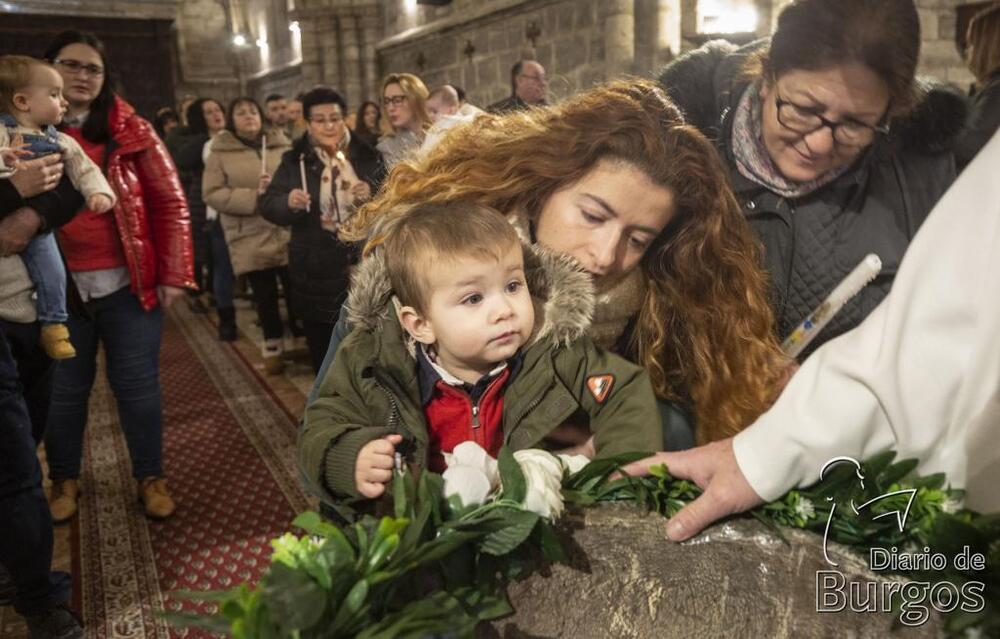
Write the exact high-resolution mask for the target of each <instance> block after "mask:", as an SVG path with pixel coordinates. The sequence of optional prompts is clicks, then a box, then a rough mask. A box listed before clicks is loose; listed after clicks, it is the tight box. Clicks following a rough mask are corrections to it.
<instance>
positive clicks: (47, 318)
mask: <svg viewBox="0 0 1000 639" xmlns="http://www.w3.org/2000/svg"><path fill="white" fill-rule="evenodd" d="M21 260H22V261H23V262H24V267H25V268H26V269H28V275H29V276H30V277H31V281H32V282H33V283H34V284H35V293H36V294H37V295H38V299H37V300H36V302H37V309H38V321H39V322H41V323H42V324H63V323H65V322H66V269H65V268H64V267H63V261H62V257H61V256H60V255H59V247H58V246H57V245H56V238H55V236H54V235H53V234H52V233H46V234H44V235H39V236H37V237H36V238H35V239H33V240H31V242H30V243H29V244H28V246H27V248H25V249H24V251H23V252H22V253H21Z"/></svg>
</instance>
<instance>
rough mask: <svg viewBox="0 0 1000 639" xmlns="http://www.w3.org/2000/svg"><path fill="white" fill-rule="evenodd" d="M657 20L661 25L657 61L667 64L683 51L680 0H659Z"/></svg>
mask: <svg viewBox="0 0 1000 639" xmlns="http://www.w3.org/2000/svg"><path fill="white" fill-rule="evenodd" d="M657 22H658V23H659V25H660V28H659V39H658V41H657V52H656V63H657V64H658V65H660V64H666V63H667V62H669V61H670V60H672V59H673V58H674V57H676V56H678V55H680V53H681V3H680V0H659V11H658V16H657Z"/></svg>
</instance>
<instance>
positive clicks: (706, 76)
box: [659, 41, 966, 357]
mask: <svg viewBox="0 0 1000 639" xmlns="http://www.w3.org/2000/svg"><path fill="white" fill-rule="evenodd" d="M763 46H767V42H766V41H764V42H760V41H758V42H755V43H751V44H749V45H746V46H744V47H742V48H737V47H736V46H734V45H732V44H729V43H727V42H721V41H716V42H710V43H708V44H706V45H704V46H703V47H701V48H699V49H697V50H695V51H692V52H690V53H688V54H686V55H684V56H682V57H680V58H678V59H677V60H675V61H674V62H672V63H671V64H670V65H668V66H667V67H666V68H665V69H664V70H663V72H662V74H661V75H660V78H659V81H660V84H661V85H662V86H663V87H664V88H665V89H666V90H667V92H668V93H669V95H670V97H671V99H673V100H674V102H675V103H676V104H677V105H678V106H679V107H680V108H681V110H682V111H683V112H684V115H685V117H686V118H687V120H688V121H689V122H691V123H692V124H693V125H695V126H696V127H698V129H700V130H701V132H702V133H704V134H705V135H706V136H707V137H708V138H709V139H711V140H712V141H713V142H715V144H716V147H717V149H718V150H719V152H720V154H721V155H722V156H723V158H724V159H725V161H726V164H727V165H728V167H729V173H730V179H731V182H732V186H733V190H734V192H735V193H736V198H737V200H738V201H739V202H740V204H741V205H742V207H743V212H744V214H745V215H746V219H747V221H748V222H749V223H750V226H751V227H752V228H753V229H754V231H755V232H756V233H757V236H758V238H759V239H760V240H761V242H762V244H763V249H764V267H765V268H766V270H767V271H768V273H769V275H770V279H771V294H772V304H773V308H774V312H775V317H776V319H777V326H778V331H779V333H778V337H779V339H784V338H785V337H787V336H788V334H789V333H791V332H792V331H793V330H794V329H795V328H796V327H797V326H798V325H799V323H800V322H801V321H802V320H803V319H804V318H805V317H806V316H807V315H808V314H809V313H810V312H811V311H812V310H813V309H814V308H815V307H816V306H818V305H819V304H820V303H822V301H823V300H824V299H825V298H826V296H827V295H828V294H829V293H830V292H831V291H832V290H833V289H834V288H835V287H836V285H837V284H838V283H839V282H840V281H841V280H842V279H843V278H844V277H845V276H846V275H847V274H848V273H850V271H851V270H852V269H853V268H854V267H855V266H856V265H857V264H858V263H859V262H860V261H861V260H862V259H863V258H864V257H865V255H867V254H868V253H875V254H877V255H878V256H879V257H880V258H881V260H882V272H881V274H880V275H879V276H878V277H877V278H876V279H875V281H874V282H872V283H871V284H869V285H868V286H867V287H866V288H865V289H864V290H863V291H862V292H861V293H860V294H859V295H857V296H856V297H855V298H854V299H852V300H851V301H849V302H848V303H847V304H846V305H845V306H844V308H843V309H842V310H841V311H840V313H839V314H838V315H837V316H836V317H834V319H833V320H832V321H831V322H830V324H829V325H827V327H826V328H825V329H824V330H823V331H822V332H821V333H820V334H819V336H817V338H816V339H815V340H814V341H813V342H812V344H810V348H808V349H807V350H806V351H805V353H803V357H804V356H805V355H808V353H810V352H811V351H812V350H815V349H816V348H817V347H819V345H820V344H822V343H823V342H825V341H827V340H829V339H832V338H833V337H836V336H837V335H840V334H841V333H844V332H846V331H848V330H850V329H852V328H854V327H855V326H857V325H858V324H859V323H860V322H861V321H862V320H863V319H864V318H865V317H866V316H867V315H868V314H869V313H870V312H871V311H872V310H873V309H874V308H875V307H876V306H877V305H878V304H879V302H881V301H882V299H883V298H885V296H886V295H887V294H888V293H889V289H890V288H891V286H892V281H893V278H894V277H895V275H896V270H897V269H898V268H899V263H900V260H901V259H902V257H903V253H904V252H905V251H906V248H907V246H909V244H910V240H912V239H913V235H914V234H915V233H916V232H917V229H918V228H919V227H920V225H921V224H922V223H923V221H924V218H926V217H927V214H928V213H929V212H930V210H931V208H932V207H933V206H934V204H935V203H936V202H937V200H938V198H940V197H941V195H942V194H943V193H944V192H945V191H946V190H947V189H948V187H949V186H950V185H951V183H952V181H953V180H954V179H955V175H956V173H955V161H954V158H953V156H952V154H951V153H950V152H947V151H946V150H947V149H950V148H951V145H952V144H953V143H954V138H955V136H956V135H957V133H958V131H959V130H960V129H961V128H962V124H963V122H964V119H965V113H966V105H965V100H964V98H963V97H962V96H961V95H959V94H958V93H956V92H953V91H948V90H944V89H939V88H936V87H935V88H933V89H927V90H925V95H924V97H923V99H922V101H921V103H920V104H919V106H918V107H917V108H916V109H915V110H914V111H913V112H912V113H911V114H910V115H909V116H907V118H906V119H905V120H904V121H895V122H893V124H892V131H891V133H890V134H889V135H888V136H883V137H880V138H879V139H877V140H876V142H875V143H874V144H872V146H871V147H870V148H869V149H868V150H867V151H866V152H864V153H863V154H862V156H861V158H859V160H858V162H857V163H856V165H855V166H854V167H852V168H851V169H849V170H848V171H847V172H846V173H845V174H844V175H842V176H840V177H839V178H837V179H836V180H834V181H833V182H831V183H830V184H827V185H825V186H823V187H820V188H819V189H817V190H815V191H813V192H812V193H810V194H808V195H806V196H803V197H801V198H797V199H790V198H785V197H782V196H780V195H777V194H775V193H773V192H771V191H769V190H768V189H766V188H765V187H763V186H760V185H758V184H756V183H755V182H752V181H750V180H748V179H747V178H745V177H744V176H743V175H742V174H740V172H739V171H738V170H737V169H736V163H735V160H734V157H733V151H732V143H731V134H732V119H733V114H734V112H735V110H736V106H737V104H738V103H739V100H740V98H741V97H742V95H743V92H744V90H745V89H746V87H747V86H748V84H749V82H750V80H749V79H748V78H747V77H746V76H745V75H744V73H743V67H744V64H745V62H746V59H747V56H748V55H749V54H750V53H753V52H754V51H756V50H758V49H759V48H761V47H763Z"/></svg>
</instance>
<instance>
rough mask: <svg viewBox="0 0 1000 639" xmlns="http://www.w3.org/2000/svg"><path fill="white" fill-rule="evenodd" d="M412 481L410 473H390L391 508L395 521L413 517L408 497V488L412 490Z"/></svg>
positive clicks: (411, 504) (395, 471)
mask: <svg viewBox="0 0 1000 639" xmlns="http://www.w3.org/2000/svg"><path fill="white" fill-rule="evenodd" d="M412 486H413V479H412V476H411V475H410V473H403V472H400V471H398V470H394V471H393V472H392V508H393V514H394V515H396V518H397V519H402V518H403V517H411V516H412V515H413V501H414V500H412V499H410V495H408V494H407V493H408V490H407V489H408V488H410V489H412Z"/></svg>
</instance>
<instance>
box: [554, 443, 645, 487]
mask: <svg viewBox="0 0 1000 639" xmlns="http://www.w3.org/2000/svg"><path fill="white" fill-rule="evenodd" d="M651 454H652V453H645V452H635V453H622V454H621V455H615V456H614V457H603V458H601V459H595V460H594V461H592V462H590V463H589V464H587V465H586V466H584V467H583V468H582V469H580V472H578V473H576V474H575V475H572V476H571V477H569V478H568V479H566V480H565V481H564V482H563V487H564V488H569V489H571V490H586V489H584V488H582V487H583V486H584V485H588V486H589V488H593V487H596V486H597V485H598V484H599V483H600V482H601V481H602V480H604V479H605V478H607V476H608V475H610V474H611V473H613V472H614V471H616V470H618V469H619V468H621V467H622V466H624V465H626V464H631V463H632V462H634V461H639V460H640V459H645V458H647V457H649V456H650V455H651ZM595 479H596V480H597V481H596V482H595V481H593V480H595Z"/></svg>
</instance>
